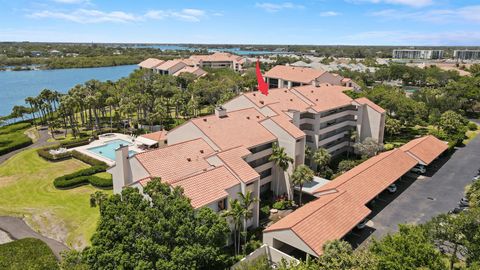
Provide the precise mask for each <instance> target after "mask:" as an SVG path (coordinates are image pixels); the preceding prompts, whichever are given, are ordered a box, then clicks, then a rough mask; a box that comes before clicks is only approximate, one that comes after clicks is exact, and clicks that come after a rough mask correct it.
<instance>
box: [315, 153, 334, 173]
mask: <svg viewBox="0 0 480 270" xmlns="http://www.w3.org/2000/svg"><path fill="white" fill-rule="evenodd" d="M331 158H332V155H330V153H328V151H327V149H325V148H318V149H317V151H315V153H314V154H313V161H314V162H315V164H317V165H318V171H319V172H320V171H321V170H324V169H325V167H326V166H327V165H328V163H329V162H330V159H331Z"/></svg>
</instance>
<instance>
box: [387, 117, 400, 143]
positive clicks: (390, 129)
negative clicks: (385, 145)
mask: <svg viewBox="0 0 480 270" xmlns="http://www.w3.org/2000/svg"><path fill="white" fill-rule="evenodd" d="M401 129H402V123H401V122H400V120H397V119H394V118H392V117H388V116H387V119H386V120H385V132H386V133H387V136H389V137H390V138H391V137H393V136H395V135H398V134H400V131H401Z"/></svg>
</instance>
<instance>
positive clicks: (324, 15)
mask: <svg viewBox="0 0 480 270" xmlns="http://www.w3.org/2000/svg"><path fill="white" fill-rule="evenodd" d="M338 15H340V13H338V12H335V11H325V12H322V13H320V16H322V17H334V16H338Z"/></svg>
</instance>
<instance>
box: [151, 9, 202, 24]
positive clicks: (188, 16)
mask: <svg viewBox="0 0 480 270" xmlns="http://www.w3.org/2000/svg"><path fill="white" fill-rule="evenodd" d="M206 15H207V14H206V12H205V11H203V10H200V9H192V8H186V9H182V10H181V11H172V10H150V11H148V12H147V13H145V15H144V17H145V18H148V19H156V20H162V19H166V18H174V19H178V20H182V21H187V22H198V21H200V20H201V19H202V18H203V17H205V16H206Z"/></svg>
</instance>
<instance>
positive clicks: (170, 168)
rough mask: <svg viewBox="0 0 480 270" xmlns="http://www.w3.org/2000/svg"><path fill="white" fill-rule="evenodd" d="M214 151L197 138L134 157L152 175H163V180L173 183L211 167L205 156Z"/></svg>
mask: <svg viewBox="0 0 480 270" xmlns="http://www.w3.org/2000/svg"><path fill="white" fill-rule="evenodd" d="M212 153H214V150H213V149H212V148H211V147H210V146H209V145H208V144H207V143H206V142H205V141H204V140H203V139H195V140H191V141H186V142H182V143H178V144H174V145H170V146H168V147H165V148H160V149H156V150H152V151H147V152H143V153H139V154H136V155H135V156H134V157H135V158H136V159H137V160H138V161H139V162H140V163H141V164H142V166H143V167H144V168H145V169H146V170H147V172H148V173H149V174H150V176H151V177H161V178H162V180H163V181H165V182H167V183H171V182H173V181H175V180H178V179H180V178H184V177H186V176H188V175H191V174H194V173H196V172H198V171H202V170H204V169H208V168H210V167H211V165H210V164H209V163H208V162H207V161H206V160H205V157H206V156H208V155H211V154H212Z"/></svg>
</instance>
